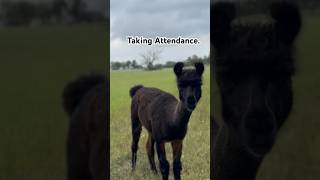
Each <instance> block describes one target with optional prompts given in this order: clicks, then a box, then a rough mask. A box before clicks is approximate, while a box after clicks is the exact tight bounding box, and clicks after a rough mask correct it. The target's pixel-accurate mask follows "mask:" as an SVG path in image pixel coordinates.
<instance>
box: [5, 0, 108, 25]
mask: <svg viewBox="0 0 320 180" xmlns="http://www.w3.org/2000/svg"><path fill="white" fill-rule="evenodd" d="M36 20H37V22H38V23H39V24H50V23H63V22H64V23H82V22H87V23H90V22H103V21H105V20H106V17H105V15H104V13H103V12H96V11H91V10H89V9H88V8H87V5H86V3H85V2H84V1H83V0H72V2H71V3H67V2H66V1H65V0H53V1H52V2H42V3H32V2H29V1H25V0H21V1H18V2H11V1H9V0H5V1H2V3H1V11H0V23H1V24H2V25H3V26H27V25H30V24H32V23H33V22H34V21H36Z"/></svg>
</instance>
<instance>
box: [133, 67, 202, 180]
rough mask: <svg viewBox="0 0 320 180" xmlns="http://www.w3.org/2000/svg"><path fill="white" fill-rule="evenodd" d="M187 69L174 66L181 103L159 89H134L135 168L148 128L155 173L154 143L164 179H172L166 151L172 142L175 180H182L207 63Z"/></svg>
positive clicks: (151, 161) (148, 149) (149, 151)
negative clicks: (185, 146) (186, 143)
mask: <svg viewBox="0 0 320 180" xmlns="http://www.w3.org/2000/svg"><path fill="white" fill-rule="evenodd" d="M183 66H184V65H183V63H181V62H180V63H177V64H176V65H175V66H174V73H175V75H176V78H177V86H178V89H179V99H180V100H177V99H176V98H175V97H174V96H173V95H171V94H169V93H167V92H164V91H161V90H160V89H156V88H149V87H143V86H141V85H138V86H134V87H132V88H131V89H130V96H131V97H132V103H131V120H132V147H131V148H132V168H133V169H134V168H135V166H136V161H137V150H138V142H139V138H140V133H141V130H142V126H144V127H145V128H146V129H147V131H148V133H149V138H148V142H147V145H146V146H147V152H148V158H149V162H150V167H151V170H152V171H154V172H155V173H156V172H157V170H156V165H155V161H154V144H156V150H157V154H158V159H159V164H160V171H161V174H162V179H164V180H167V179H168V176H169V162H168V161H167V158H166V152H165V143H166V142H171V145H172V149H173V173H174V178H175V179H176V180H177V179H181V177H180V173H181V170H182V166H181V153H182V141H183V139H184V137H185V135H186V133H187V128H188V122H189V119H190V116H191V113H192V111H193V110H194V109H195V107H196V105H197V103H198V101H199V100H200V97H201V83H202V73H203V71H204V66H203V64H202V63H196V64H195V69H183Z"/></svg>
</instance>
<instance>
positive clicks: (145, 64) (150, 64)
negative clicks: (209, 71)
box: [110, 55, 210, 71]
mask: <svg viewBox="0 0 320 180" xmlns="http://www.w3.org/2000/svg"><path fill="white" fill-rule="evenodd" d="M147 59H148V60H146V59H145V58H142V61H141V63H138V62H137V60H135V59H134V60H132V61H131V60H127V61H125V62H119V61H114V62H111V66H110V68H111V69H112V70H129V69H142V70H148V71H152V70H159V69H163V68H172V67H173V66H174V65H175V64H176V61H166V62H165V63H163V64H161V63H156V62H157V61H158V60H159V59H156V60H154V61H149V60H150V59H152V58H150V57H148V58H147ZM183 62H184V63H185V65H186V66H192V65H193V64H194V63H195V62H203V63H204V64H210V58H209V57H208V56H204V57H199V56H197V55H192V56H190V57H188V58H187V59H186V60H184V61H183Z"/></svg>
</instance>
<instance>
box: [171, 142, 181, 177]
mask: <svg viewBox="0 0 320 180" xmlns="http://www.w3.org/2000/svg"><path fill="white" fill-rule="evenodd" d="M171 145H172V153H173V173H174V179H175V180H180V179H181V176H180V173H181V170H182V165H181V154H182V140H178V141H173V142H172V143H171Z"/></svg>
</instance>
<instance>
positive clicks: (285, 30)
mask: <svg viewBox="0 0 320 180" xmlns="http://www.w3.org/2000/svg"><path fill="white" fill-rule="evenodd" d="M270 13H271V16H272V18H273V19H274V20H275V30H276V33H277V37H278V39H279V40H280V41H282V42H284V43H285V44H291V43H293V41H294V40H295V39H296V37H297V35H298V33H299V31H300V28H301V15H300V12H299V9H298V7H297V6H296V5H295V4H293V3H289V2H278V3H273V4H271V6H270Z"/></svg>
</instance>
